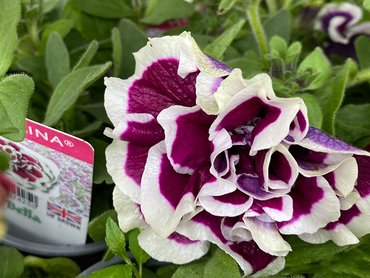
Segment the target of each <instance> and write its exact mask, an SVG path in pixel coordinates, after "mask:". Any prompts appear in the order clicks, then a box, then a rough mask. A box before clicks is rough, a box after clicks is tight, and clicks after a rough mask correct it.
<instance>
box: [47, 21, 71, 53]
mask: <svg viewBox="0 0 370 278" xmlns="http://www.w3.org/2000/svg"><path fill="white" fill-rule="evenodd" d="M73 27H74V21H73V20H70V19H60V20H57V21H54V22H53V23H50V24H49V25H47V26H46V27H45V29H44V31H43V32H42V35H41V50H44V49H45V47H46V43H47V41H48V39H49V36H50V34H51V33H53V32H57V33H58V34H59V35H60V36H61V37H62V38H64V37H65V36H67V34H68V33H69V32H70V31H71V30H72V28H73Z"/></svg>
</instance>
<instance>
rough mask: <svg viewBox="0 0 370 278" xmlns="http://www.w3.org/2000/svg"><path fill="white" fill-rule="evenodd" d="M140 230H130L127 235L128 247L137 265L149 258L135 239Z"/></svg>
mask: <svg viewBox="0 0 370 278" xmlns="http://www.w3.org/2000/svg"><path fill="white" fill-rule="evenodd" d="M139 234H140V231H139V230H138V229H135V230H132V231H130V233H129V235H128V243H129V248H130V251H131V253H132V255H133V256H134V258H135V260H136V261H137V263H138V264H139V265H142V264H145V263H146V261H148V260H149V259H150V256H149V255H148V254H147V253H146V252H145V251H144V250H143V249H142V248H141V247H140V245H139V242H138V240H137V237H138V235H139Z"/></svg>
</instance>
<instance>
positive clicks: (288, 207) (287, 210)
mask: <svg viewBox="0 0 370 278" xmlns="http://www.w3.org/2000/svg"><path fill="white" fill-rule="evenodd" d="M255 203H256V204H257V205H258V206H260V207H261V208H262V210H263V211H264V212H265V213H266V214H267V215H268V216H270V217H271V219H273V220H275V221H277V222H283V221H289V220H290V219H292V217H293V199H292V197H290V196H289V195H286V196H282V197H279V198H273V199H269V200H266V201H255Z"/></svg>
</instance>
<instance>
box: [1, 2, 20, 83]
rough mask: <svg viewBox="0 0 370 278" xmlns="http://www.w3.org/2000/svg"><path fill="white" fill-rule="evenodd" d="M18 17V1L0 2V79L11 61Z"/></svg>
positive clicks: (14, 46) (15, 41)
mask: <svg viewBox="0 0 370 278" xmlns="http://www.w3.org/2000/svg"><path fill="white" fill-rule="evenodd" d="M20 16H21V4H20V0H2V1H0V34H1V40H0V78H1V77H2V76H4V74H5V73H6V72H7V70H8V69H9V67H10V65H11V63H12V60H13V55H14V51H15V49H16V47H17V24H18V21H19V19H20Z"/></svg>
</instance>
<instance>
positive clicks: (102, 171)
mask: <svg viewBox="0 0 370 278" xmlns="http://www.w3.org/2000/svg"><path fill="white" fill-rule="evenodd" d="M89 142H90V143H91V144H92V145H93V147H94V150H95V156H94V161H95V164H94V177H93V181H94V183H95V184H101V183H103V182H105V183H107V184H112V183H113V181H112V177H111V176H110V175H109V174H108V172H107V166H106V160H105V149H106V148H107V147H108V143H107V142H105V141H103V140H101V139H97V138H92V139H90V140H89Z"/></svg>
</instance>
